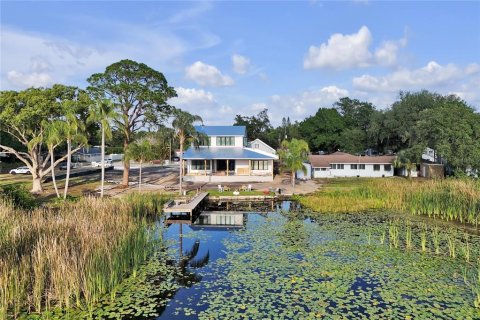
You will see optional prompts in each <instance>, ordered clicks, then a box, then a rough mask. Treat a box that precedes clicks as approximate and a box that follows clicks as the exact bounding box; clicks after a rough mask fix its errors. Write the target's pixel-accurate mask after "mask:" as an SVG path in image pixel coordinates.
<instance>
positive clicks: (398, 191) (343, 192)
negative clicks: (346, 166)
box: [297, 178, 480, 225]
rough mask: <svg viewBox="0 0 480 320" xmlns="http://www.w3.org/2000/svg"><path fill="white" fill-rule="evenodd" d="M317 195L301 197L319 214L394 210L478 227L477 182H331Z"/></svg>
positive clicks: (479, 192)
mask: <svg viewBox="0 0 480 320" xmlns="http://www.w3.org/2000/svg"><path fill="white" fill-rule="evenodd" d="M323 182H324V183H325V186H324V187H323V188H322V189H321V190H320V191H319V192H317V193H315V194H313V195H308V196H299V197H298V198H297V199H298V201H300V203H301V204H303V205H304V206H306V207H307V208H310V209H312V210H313V211H316V212H322V213H323V212H324V213H329V212H332V213H335V212H338V213H339V212H363V211H368V210H377V209H394V210H398V211H403V212H408V213H411V214H414V215H426V216H429V217H434V218H440V219H444V220H449V221H458V222H462V223H469V224H473V225H478V223H479V222H480V221H479V220H480V182H479V181H473V180H455V179H446V180H407V179H401V178H393V179H331V180H324V181H323Z"/></svg>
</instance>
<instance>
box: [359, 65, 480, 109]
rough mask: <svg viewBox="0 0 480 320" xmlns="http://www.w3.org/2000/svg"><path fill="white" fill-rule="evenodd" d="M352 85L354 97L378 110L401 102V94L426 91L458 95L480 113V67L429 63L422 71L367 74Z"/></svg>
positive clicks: (403, 69)
mask: <svg viewBox="0 0 480 320" xmlns="http://www.w3.org/2000/svg"><path fill="white" fill-rule="evenodd" d="M352 82H353V87H354V88H355V89H356V91H355V92H353V94H354V95H355V97H357V98H359V99H364V100H367V101H370V102H372V103H373V104H374V105H376V106H377V107H379V108H385V107H389V106H390V105H391V104H392V103H393V102H394V101H396V99H397V98H398V97H397V95H398V92H399V91H400V90H409V91H418V90H422V89H426V90H429V91H432V92H437V93H440V94H455V95H458V96H459V97H460V98H462V99H464V100H465V101H467V103H469V104H471V105H472V106H473V107H476V108H477V110H480V92H479V91H478V88H479V86H480V65H479V64H476V63H472V64H470V65H467V66H465V67H461V66H458V65H455V64H446V65H440V64H439V63H437V62H435V61H430V62H429V63H427V64H426V65H425V66H423V67H421V68H417V69H407V68H402V69H399V70H396V71H394V72H392V73H390V74H387V75H384V76H372V75H369V74H364V75H362V76H360V77H356V78H353V81H352Z"/></svg>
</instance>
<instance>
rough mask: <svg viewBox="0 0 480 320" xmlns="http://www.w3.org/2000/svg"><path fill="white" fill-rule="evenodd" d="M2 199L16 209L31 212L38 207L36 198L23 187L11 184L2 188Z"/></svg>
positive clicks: (0, 188)
mask: <svg viewBox="0 0 480 320" xmlns="http://www.w3.org/2000/svg"><path fill="white" fill-rule="evenodd" d="M0 198H2V199H4V200H5V201H6V202H8V203H11V204H12V205H13V206H14V207H15V208H20V209H25V210H31V209H33V208H35V207H36V206H37V205H38V202H37V200H36V199H35V197H34V196H33V195H32V194H31V193H30V192H29V191H28V190H27V189H26V188H25V186H23V185H18V184H10V185H4V186H1V187H0Z"/></svg>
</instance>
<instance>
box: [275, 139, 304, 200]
mask: <svg viewBox="0 0 480 320" xmlns="http://www.w3.org/2000/svg"><path fill="white" fill-rule="evenodd" d="M308 153H309V149H308V144H307V142H306V141H305V140H297V139H292V140H291V141H287V140H284V141H283V142H282V146H281V150H279V155H280V160H281V161H282V167H283V168H284V169H285V170H288V171H290V172H291V174H292V194H293V193H295V172H296V171H297V170H303V171H304V172H305V171H306V170H305V166H304V165H303V162H304V161H306V160H307V159H308Z"/></svg>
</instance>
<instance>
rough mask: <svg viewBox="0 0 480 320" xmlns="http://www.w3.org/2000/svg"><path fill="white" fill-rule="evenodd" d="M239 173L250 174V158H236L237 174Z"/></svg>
mask: <svg viewBox="0 0 480 320" xmlns="http://www.w3.org/2000/svg"><path fill="white" fill-rule="evenodd" d="M239 169H240V170H239ZM239 173H241V174H242V175H248V173H249V170H248V160H235V174H239Z"/></svg>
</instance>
